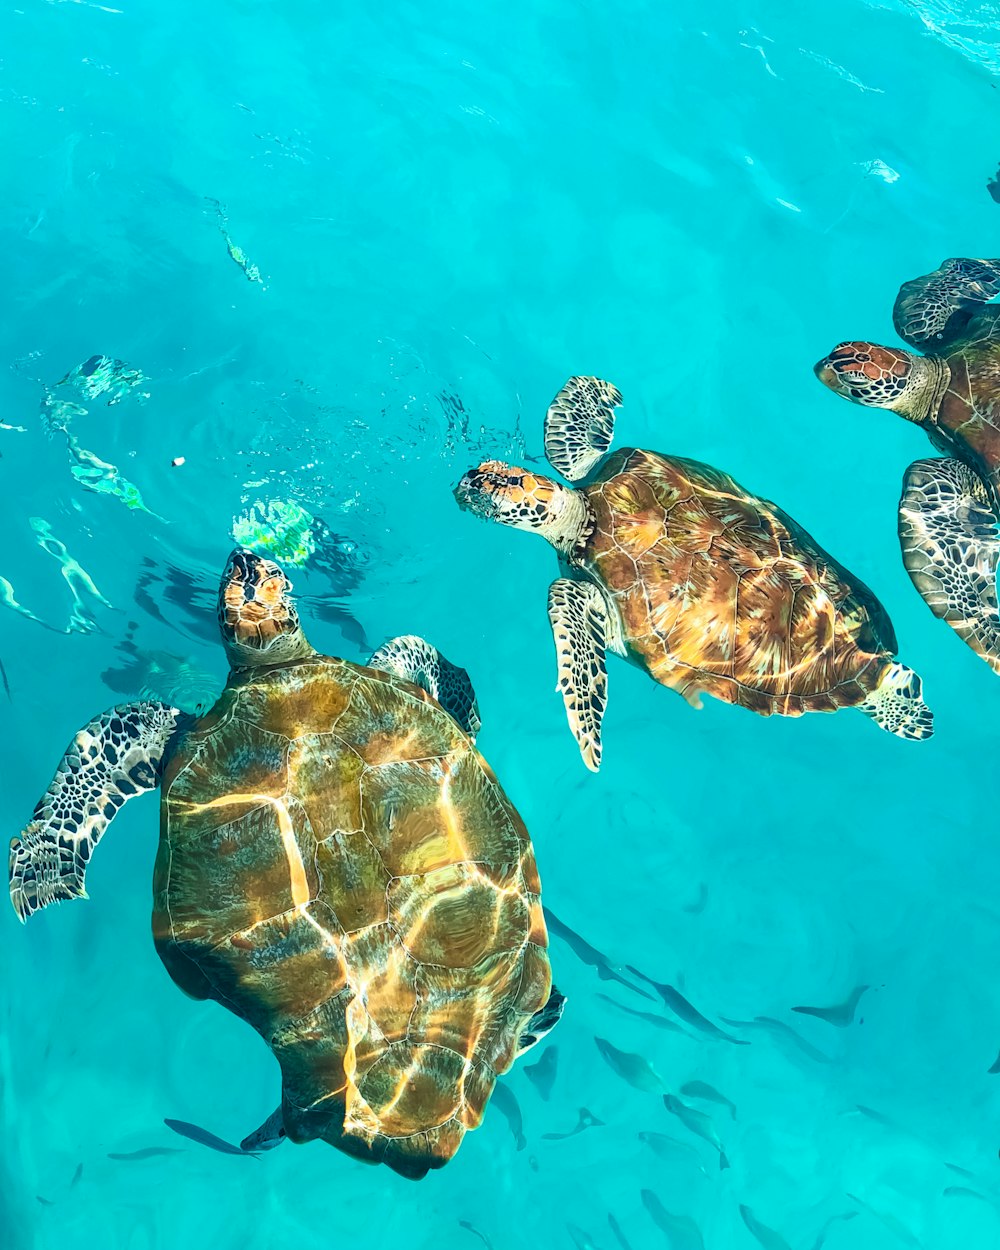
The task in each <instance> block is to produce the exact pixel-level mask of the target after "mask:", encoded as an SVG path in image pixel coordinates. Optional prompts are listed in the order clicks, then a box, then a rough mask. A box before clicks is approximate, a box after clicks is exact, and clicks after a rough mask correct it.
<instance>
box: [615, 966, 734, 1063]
mask: <svg viewBox="0 0 1000 1250" xmlns="http://www.w3.org/2000/svg"><path fill="white" fill-rule="evenodd" d="M626 967H627V968H628V971H629V972H631V973H633V974H634V975H635V976H637V977H639V978H640V979H641V980H643V981H646V982H647V983H648V984H649V985H651V986H652V987H653V989H654V990H656V992H657V994H659V996H660V997H661V998H662V999H663V1001H664V1002H665V1003H666V1005H667V1006H668V1007H669V1008H670V1010H671V1011H672V1012H673V1013H674V1015H675V1016H677V1017H678V1018H679V1019H681V1020H683V1021H684V1023H685V1024H690V1025H691V1026H692V1027H693V1028H696V1029H698V1030H699V1031H700V1032H702V1033H704V1034H705V1035H706V1036H708V1037H717V1038H719V1039H720V1040H721V1041H724V1042H732V1043H733V1045H735V1046H747V1045H749V1043H748V1042H746V1041H745V1040H744V1039H743V1038H740V1037H731V1036H730V1035H729V1034H728V1033H724V1032H723V1031H722V1029H720V1028H719V1027H718V1026H717V1025H714V1024H713V1023H712V1022H711V1020H708V1019H706V1018H705V1017H704V1016H703V1015H702V1014H701V1012H700V1011H698V1009H697V1008H696V1007H693V1006H692V1005H691V1003H689V1002H688V1000H687V999H686V998H685V997H684V995H683V994H682V993H681V992H680V990H676V989H674V987H673V986H672V985H666V984H665V983H664V982H662V981H654V980H653V978H652V977H647V976H646V974H645V973H644V972H640V971H639V969H638V968H633V967H632V965H631V964H627V965H626Z"/></svg>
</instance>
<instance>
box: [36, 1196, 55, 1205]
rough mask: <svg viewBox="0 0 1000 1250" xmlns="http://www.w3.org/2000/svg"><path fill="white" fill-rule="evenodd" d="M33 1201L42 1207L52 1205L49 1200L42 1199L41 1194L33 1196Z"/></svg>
mask: <svg viewBox="0 0 1000 1250" xmlns="http://www.w3.org/2000/svg"><path fill="white" fill-rule="evenodd" d="M35 1201H36V1202H40V1203H41V1204H42V1206H43V1207H51V1206H52V1205H53V1204H52V1200H51V1198H43V1197H42V1195H41V1194H35Z"/></svg>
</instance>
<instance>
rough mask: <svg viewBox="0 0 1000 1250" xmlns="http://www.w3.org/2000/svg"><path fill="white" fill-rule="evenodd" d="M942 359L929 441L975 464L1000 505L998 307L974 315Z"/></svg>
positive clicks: (973, 466) (999, 331) (999, 344)
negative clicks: (941, 384) (944, 373)
mask: <svg viewBox="0 0 1000 1250" xmlns="http://www.w3.org/2000/svg"><path fill="white" fill-rule="evenodd" d="M945 359H946V362H947V365H948V369H949V371H950V373H951V377H950V379H949V382H948V387H947V389H946V390H945V393H944V395H943V396H942V398H941V402H940V404H939V406H938V410H937V413H932V414H931V416H930V424H929V425H928V427H927V430H928V433H929V434H930V437H931V441H932V442H933V443H934V444H935V446H936V447H937V448H938V450H939V451H944V452H946V453H947V454H949V455H957V456H958V457H959V458H960V459H962V460H964V461H966V463H967V464H969V465H970V467H971V468H973V469H975V470H976V472H977V473H978V474H979V476H980V477H981V478H982V479H983V481H984V482H985V483H986V484H987V485H988V486H990V487H992V491H993V495H994V501H995V502H996V503H998V504H1000V490H998V487H1000V309H998V308H986V309H984V310H983V311H982V312H981V313H979V314H978V316H976V317H974V318H973V319H972V321H970V322H969V325H968V326H967V327H966V332H965V335H964V336H963V339H962V342H961V343H960V344H959V345H958V346H957V348H956V350H955V351H954V352H952V354H951V355H949V356H947V357H946V358H945Z"/></svg>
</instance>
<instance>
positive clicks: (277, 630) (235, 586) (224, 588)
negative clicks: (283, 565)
mask: <svg viewBox="0 0 1000 1250" xmlns="http://www.w3.org/2000/svg"><path fill="white" fill-rule="evenodd" d="M291 590H292V583H291V582H290V581H289V580H288V578H287V577H286V576H285V574H284V573H283V572H282V570H281V569H280V568H279V566H278V565H277V564H275V563H274V562H273V560H265V559H264V557H263V556H258V555H255V554H254V552H252V551H244V550H242V549H241V548H239V547H237V549H236V550H235V551H234V552H233V553H232V555H231V556H230V557H229V559H228V561H227V562H226V570H225V572H224V573H223V574H222V584H221V585H220V587H219V627H220V628H221V630H222V641H223V642H224V643H225V645H226V654H227V655H228V656H229V660H230V663H231V664H232V665H233V666H234V667H235V668H247V667H250V666H253V665H258V664H284V663H286V662H287V661H289V660H297V659H301V657H302V656H305V655H309V654H311V652H312V647H310V646H309V643H308V642H306V639H305V635H304V634H303V633H302V628H301V626H300V625H299V614H298V612H296V610H295V604H294V603H293V601H292V595H291Z"/></svg>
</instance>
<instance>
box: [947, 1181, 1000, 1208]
mask: <svg viewBox="0 0 1000 1250" xmlns="http://www.w3.org/2000/svg"><path fill="white" fill-rule="evenodd" d="M943 1192H944V1197H945V1198H978V1199H980V1201H981V1202H985V1203H986V1204H987V1206H991V1207H995V1206H996V1203H995V1202H994V1200H993V1199H992V1198H988V1197H987V1196H986V1194H981V1193H980V1192H979V1190H978V1189H969V1188H968V1186H966V1185H949V1186H948V1188H947V1189H945V1190H944V1191H943Z"/></svg>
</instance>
